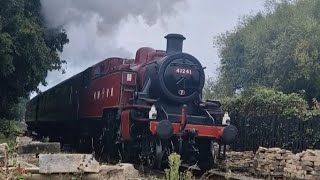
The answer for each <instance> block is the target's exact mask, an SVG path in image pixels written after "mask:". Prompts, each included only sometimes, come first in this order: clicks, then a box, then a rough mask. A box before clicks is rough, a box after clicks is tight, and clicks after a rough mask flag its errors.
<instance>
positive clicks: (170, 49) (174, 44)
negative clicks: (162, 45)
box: [165, 34, 186, 55]
mask: <svg viewBox="0 0 320 180" xmlns="http://www.w3.org/2000/svg"><path fill="white" fill-rule="evenodd" d="M165 38H166V39H167V50H166V55H171V54H175V53H181V52H182V46H183V41H184V40H185V39H186V38H185V37H184V36H183V35H181V34H168V35H166V36H165Z"/></svg>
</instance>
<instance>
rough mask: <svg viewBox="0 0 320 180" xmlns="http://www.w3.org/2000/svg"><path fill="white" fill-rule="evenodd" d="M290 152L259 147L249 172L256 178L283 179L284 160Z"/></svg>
mask: <svg viewBox="0 0 320 180" xmlns="http://www.w3.org/2000/svg"><path fill="white" fill-rule="evenodd" d="M290 155H292V152H291V151H288V150H284V149H280V148H269V149H268V148H263V147H260V148H259V149H258V151H257V152H256V154H255V156H254V158H253V168H252V169H251V172H252V173H253V174H254V175H256V176H258V177H269V176H271V177H283V174H284V167H285V165H286V160H287V159H288V157H289V156H290Z"/></svg>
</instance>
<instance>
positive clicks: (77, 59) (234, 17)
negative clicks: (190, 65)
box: [40, 0, 264, 90]
mask: <svg viewBox="0 0 320 180" xmlns="http://www.w3.org/2000/svg"><path fill="white" fill-rule="evenodd" d="M156 1H157V0H148V2H156ZM159 1H160V2H161V3H162V4H160V5H161V6H162V8H163V9H162V10H160V11H155V10H154V9H150V8H155V7H157V6H151V5H150V6H149V5H148V6H147V5H145V4H143V5H145V7H143V8H144V9H146V10H143V8H142V10H141V9H138V8H137V7H130V6H135V5H134V4H133V5H131V4H130V3H125V1H117V6H119V7H123V6H124V5H122V4H121V2H124V3H125V4H126V6H127V7H125V8H124V10H122V9H120V10H115V8H116V7H112V3H111V4H110V3H109V4H108V5H105V6H106V10H104V7H103V5H104V4H103V3H104V2H108V1H107V0H91V1H81V0H80V1H79V0H78V1H75V0H65V1H64V0H60V2H61V3H58V2H59V1H58V0H55V1H52V0H42V3H43V6H44V12H45V14H46V16H47V19H49V20H51V22H54V23H55V24H57V23H58V22H59V21H61V22H63V23H64V24H59V25H63V26H64V28H65V29H66V31H67V34H68V37H69V39H70V43H69V44H68V45H66V46H65V49H64V52H63V53H62V54H61V56H60V57H61V58H62V59H65V60H67V62H68V64H67V65H65V66H64V68H66V72H67V73H66V74H63V75H62V74H61V73H60V72H50V73H49V76H48V78H47V82H48V86H47V87H41V88H40V89H41V90H45V89H47V88H49V87H52V86H53V85H55V84H57V83H59V82H61V81H62V80H64V79H66V78H68V77H70V76H72V75H74V74H76V73H78V72H80V71H82V70H84V69H85V68H87V67H88V66H90V65H93V64H95V63H97V62H99V61H101V60H103V59H105V58H108V57H110V56H118V57H126V58H134V55H135V52H136V50H137V49H138V48H139V47H144V46H150V47H153V48H155V49H163V50H165V48H166V47H165V45H166V41H165V39H164V36H165V35H166V34H168V33H181V34H183V35H184V36H185V37H186V40H185V41H184V48H183V49H184V52H187V53H189V54H192V55H193V56H195V57H196V58H198V59H199V60H200V62H201V63H202V64H203V66H205V67H207V69H206V70H205V73H206V75H207V76H216V71H215V70H216V68H217V67H218V65H219V58H218V53H217V50H216V49H214V48H213V38H214V36H217V35H219V34H220V33H224V32H226V31H227V30H231V29H232V28H233V27H235V26H236V24H237V22H238V20H239V17H241V16H243V15H247V14H252V13H256V12H258V11H259V10H262V9H263V5H264V0H241V1H239V0H219V1H218V0H201V1H199V0H185V1H183V0H180V1H177V3H175V4H173V5H171V4H172V3H170V2H174V1H171V0H167V1H161V0H159ZM68 2H69V3H68ZM78 2H82V3H83V4H81V6H83V7H81V8H80V5H79V4H80V3H78ZM88 2H89V3H90V9H89V10H88V9H85V8H87V7H88V4H85V3H88ZM95 2H97V3H96V7H94V5H93V4H95ZM98 2H99V3H98ZM118 2H119V3H118ZM134 2H141V1H134ZM72 3H74V4H72ZM77 3H78V4H77ZM66 6H68V9H67V8H65V7H66ZM73 6H75V7H73ZM107 6H108V7H107ZM61 7H63V8H65V9H63V8H61ZM138 7H140V6H138ZM97 8H98V9H97ZM108 8H109V9H108ZM126 8H127V11H128V14H126V15H123V13H122V14H119V13H118V14H117V13H115V16H119V17H118V18H116V21H117V22H114V21H115V20H114V19H113V22H109V21H108V20H107V18H108V17H109V16H110V13H113V12H120V11H126ZM70 9H71V10H70ZM84 9H85V10H86V11H84ZM164 9H165V10H164ZM167 9H168V10H167ZM59 10H60V11H61V12H57V11H59ZM62 10H65V11H66V10H68V13H70V12H73V14H72V16H67V15H65V14H63V12H62ZM76 10H77V13H74V12H75V11H76ZM111 10H113V11H111ZM95 11H97V13H94V12H95ZM129 11H132V12H129ZM137 11H138V12H137ZM140 11H141V12H140ZM105 12H109V14H108V13H105ZM153 12H154V14H155V15H154V14H153ZM56 14H60V16H56ZM84 14H86V15H87V16H84ZM88 14H90V16H89V15H88ZM111 15H113V14H111ZM120 15H121V16H120ZM153 15H154V17H151V16H153ZM75 16H76V17H77V20H75V18H74V19H72V20H70V19H71V18H70V17H75ZM67 17H68V18H67ZM64 18H65V19H64ZM54 23H52V24H54ZM111 23H114V24H111Z"/></svg>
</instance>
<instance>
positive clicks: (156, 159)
mask: <svg viewBox="0 0 320 180" xmlns="http://www.w3.org/2000/svg"><path fill="white" fill-rule="evenodd" d="M164 152H165V151H164V149H163V147H162V143H161V140H160V139H158V138H155V139H154V140H151V141H150V155H149V156H148V158H147V165H148V166H150V167H152V168H157V169H160V168H161V165H162V159H163V155H164Z"/></svg>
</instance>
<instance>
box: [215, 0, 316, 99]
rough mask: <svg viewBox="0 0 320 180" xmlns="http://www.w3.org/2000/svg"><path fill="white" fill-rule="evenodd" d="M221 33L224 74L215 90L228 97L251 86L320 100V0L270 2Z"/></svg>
mask: <svg viewBox="0 0 320 180" xmlns="http://www.w3.org/2000/svg"><path fill="white" fill-rule="evenodd" d="M268 2H271V3H269V4H268V5H266V9H265V11H262V12H259V13H258V14H256V15H250V16H246V17H244V18H242V20H240V23H239V24H238V26H237V27H236V28H235V29H234V30H232V31H230V32H226V33H224V34H222V35H220V36H218V37H217V38H216V40H215V45H216V47H217V48H218V51H219V55H220V58H221V67H220V76H219V80H218V81H217V82H216V86H215V87H214V90H215V91H217V90H219V91H218V92H223V93H224V94H227V95H229V96H231V95H233V94H234V92H235V90H236V89H247V88H249V87H251V86H253V85H262V86H266V87H271V88H274V89H277V90H280V91H283V92H285V93H294V92H295V93H297V92H301V90H302V91H304V92H305V95H306V96H307V98H308V100H309V101H310V100H311V99H312V98H318V99H319V98H320V11H319V9H320V1H319V0H292V1H288V0H287V1H268Z"/></svg>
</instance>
